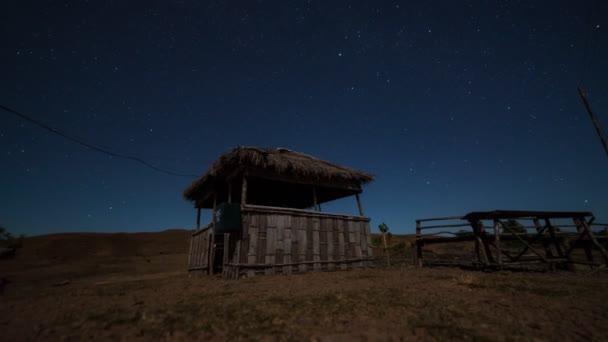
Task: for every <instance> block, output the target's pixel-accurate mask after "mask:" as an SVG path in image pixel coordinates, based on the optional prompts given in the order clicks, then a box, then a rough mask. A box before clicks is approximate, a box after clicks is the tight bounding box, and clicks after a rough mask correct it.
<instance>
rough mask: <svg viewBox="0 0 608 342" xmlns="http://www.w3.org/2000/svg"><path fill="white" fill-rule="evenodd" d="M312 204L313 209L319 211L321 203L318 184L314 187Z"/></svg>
mask: <svg viewBox="0 0 608 342" xmlns="http://www.w3.org/2000/svg"><path fill="white" fill-rule="evenodd" d="M312 204H313V209H314V210H316V211H319V203H318V202H317V187H316V186H313V187H312Z"/></svg>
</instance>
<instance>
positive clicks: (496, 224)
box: [494, 219, 502, 269]
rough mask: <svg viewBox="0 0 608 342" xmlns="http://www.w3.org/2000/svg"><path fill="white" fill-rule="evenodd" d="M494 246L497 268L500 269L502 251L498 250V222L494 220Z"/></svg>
mask: <svg viewBox="0 0 608 342" xmlns="http://www.w3.org/2000/svg"><path fill="white" fill-rule="evenodd" d="M494 245H495V246H496V260H497V261H498V268H500V269H502V250H501V249H500V220H499V219H494Z"/></svg>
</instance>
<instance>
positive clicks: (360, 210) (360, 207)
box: [355, 194, 364, 217]
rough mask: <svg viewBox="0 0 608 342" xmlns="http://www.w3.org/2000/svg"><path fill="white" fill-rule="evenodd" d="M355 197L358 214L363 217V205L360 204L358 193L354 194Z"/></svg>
mask: <svg viewBox="0 0 608 342" xmlns="http://www.w3.org/2000/svg"><path fill="white" fill-rule="evenodd" d="M355 198H357V207H359V216H361V217H363V216H364V215H363V207H362V206H361V198H359V194H355Z"/></svg>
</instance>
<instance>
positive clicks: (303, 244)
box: [298, 217, 308, 272]
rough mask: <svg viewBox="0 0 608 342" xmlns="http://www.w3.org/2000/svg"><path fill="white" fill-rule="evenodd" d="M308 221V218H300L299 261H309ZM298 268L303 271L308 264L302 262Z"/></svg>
mask: <svg viewBox="0 0 608 342" xmlns="http://www.w3.org/2000/svg"><path fill="white" fill-rule="evenodd" d="M307 221H308V219H307V218H305V217H304V218H302V219H301V220H300V222H298V223H299V227H298V262H303V261H307V260H306V250H307V246H308V239H307V235H308V234H307V229H306V222H307ZM298 270H299V271H301V272H304V271H306V265H304V264H301V265H299V266H298Z"/></svg>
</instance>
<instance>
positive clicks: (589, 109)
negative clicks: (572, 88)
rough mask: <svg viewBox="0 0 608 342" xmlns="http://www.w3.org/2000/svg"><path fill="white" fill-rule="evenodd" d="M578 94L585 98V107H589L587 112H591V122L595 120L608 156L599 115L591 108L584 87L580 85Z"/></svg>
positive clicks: (607, 147) (607, 145) (594, 123)
mask: <svg viewBox="0 0 608 342" xmlns="http://www.w3.org/2000/svg"><path fill="white" fill-rule="evenodd" d="M578 94H579V95H580V96H581V99H582V100H583V104H584V105H585V109H587V113H589V116H590V117H591V122H593V126H594V127H595V131H596V132H597V135H598V136H599V137H600V141H601V142H602V145H603V146H604V152H606V156H608V142H606V136H604V133H602V128H601V126H600V122H599V121H598V119H597V117H596V116H595V113H593V110H592V109H591V105H590V104H589V100H588V99H587V95H585V91H584V90H583V88H582V87H581V86H578Z"/></svg>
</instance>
